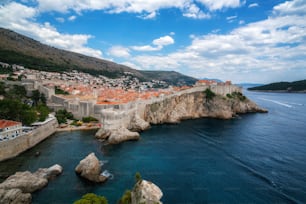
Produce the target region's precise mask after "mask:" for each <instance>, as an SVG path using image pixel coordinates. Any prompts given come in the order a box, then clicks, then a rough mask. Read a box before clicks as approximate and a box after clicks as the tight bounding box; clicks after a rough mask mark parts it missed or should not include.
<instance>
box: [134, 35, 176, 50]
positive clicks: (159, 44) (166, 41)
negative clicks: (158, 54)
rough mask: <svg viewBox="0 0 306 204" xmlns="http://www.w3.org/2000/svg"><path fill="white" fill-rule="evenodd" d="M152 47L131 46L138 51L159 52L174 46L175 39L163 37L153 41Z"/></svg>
mask: <svg viewBox="0 0 306 204" xmlns="http://www.w3.org/2000/svg"><path fill="white" fill-rule="evenodd" d="M152 44H153V45H154V46H152V45H142V46H131V48H132V49H133V50H136V51H157V50H161V49H163V47H164V46H167V45H171V44H174V39H173V38H172V37H171V36H169V35H166V36H163V37H160V38H157V39H155V40H153V41H152Z"/></svg>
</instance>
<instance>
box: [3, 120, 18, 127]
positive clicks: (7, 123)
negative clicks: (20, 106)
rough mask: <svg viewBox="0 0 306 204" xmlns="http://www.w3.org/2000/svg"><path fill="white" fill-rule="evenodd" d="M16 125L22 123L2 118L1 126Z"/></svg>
mask: <svg viewBox="0 0 306 204" xmlns="http://www.w3.org/2000/svg"><path fill="white" fill-rule="evenodd" d="M15 125H21V123H20V122H16V121H12V120H0V128H1V129H2V128H6V127H11V126H15Z"/></svg>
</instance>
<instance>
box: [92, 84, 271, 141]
mask: <svg viewBox="0 0 306 204" xmlns="http://www.w3.org/2000/svg"><path fill="white" fill-rule="evenodd" d="M135 104H136V105H135V106H131V108H129V109H128V110H120V109H118V110H116V109H111V110H109V109H106V110H103V111H102V113H104V114H105V115H104V118H105V120H104V127H103V128H102V129H101V130H100V131H98V132H97V135H96V137H97V138H98V139H103V140H106V141H107V142H108V143H110V144H117V143H120V142H123V141H126V140H137V139H138V138H139V134H138V133H137V132H139V131H143V130H145V129H147V128H149V126H150V124H162V123H178V122H180V121H181V120H185V119H194V118H202V117H210V118H219V119H231V118H233V117H235V116H236V115H237V114H242V113H254V112H260V113H264V112H267V110H264V109H262V108H260V107H259V106H257V105H256V104H255V103H254V102H252V101H251V100H249V99H248V98H246V97H245V96H244V95H243V94H242V93H241V89H240V88H239V87H236V86H232V85H231V86H215V87H211V89H210V87H195V88H191V89H188V90H185V91H182V92H177V93H175V94H173V95H170V96H166V97H164V98H156V99H152V100H147V101H141V102H139V103H138V102H135ZM115 116H116V117H115ZM102 117H103V116H102Z"/></svg>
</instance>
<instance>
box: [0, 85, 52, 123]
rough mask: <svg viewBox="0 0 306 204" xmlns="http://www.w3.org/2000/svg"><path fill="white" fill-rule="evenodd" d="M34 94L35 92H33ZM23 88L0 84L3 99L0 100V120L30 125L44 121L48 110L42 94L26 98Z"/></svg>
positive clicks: (0, 93)
mask: <svg viewBox="0 0 306 204" xmlns="http://www.w3.org/2000/svg"><path fill="white" fill-rule="evenodd" d="M35 93H36V92H35ZM26 94H27V92H26V90H25V88H24V87H23V86H18V85H13V86H7V85H5V84H4V83H3V82H1V83H0V95H2V96H3V97H4V99H3V100H0V118H1V119H7V120H14V121H19V122H22V124H24V125H30V124H32V123H33V122H35V121H44V120H45V119H46V118H47V117H48V114H49V112H50V111H49V108H48V107H47V106H46V104H45V102H46V101H45V96H44V95H43V94H40V93H39V92H38V94H39V96H37V95H38V94H37V93H36V94H34V95H32V97H28V96H27V95H26Z"/></svg>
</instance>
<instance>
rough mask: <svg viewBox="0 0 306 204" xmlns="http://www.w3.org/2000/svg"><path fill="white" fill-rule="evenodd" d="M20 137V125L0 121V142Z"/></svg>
mask: <svg viewBox="0 0 306 204" xmlns="http://www.w3.org/2000/svg"><path fill="white" fill-rule="evenodd" d="M20 135H22V124H21V123H20V122H16V121H11V120H0V141H3V140H8V139H13V138H15V137H18V136H20Z"/></svg>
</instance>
